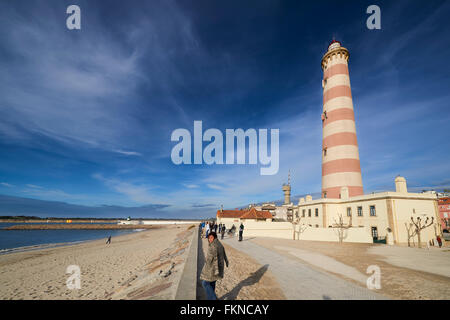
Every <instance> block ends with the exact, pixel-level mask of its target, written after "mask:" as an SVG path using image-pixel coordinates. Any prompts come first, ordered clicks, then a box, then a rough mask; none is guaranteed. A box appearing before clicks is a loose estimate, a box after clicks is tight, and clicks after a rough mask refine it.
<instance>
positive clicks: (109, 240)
mask: <svg viewBox="0 0 450 320" xmlns="http://www.w3.org/2000/svg"><path fill="white" fill-rule="evenodd" d="M110 243H111V236H109V237H108V240H106V244H110Z"/></svg>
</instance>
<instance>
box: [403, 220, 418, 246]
mask: <svg viewBox="0 0 450 320" xmlns="http://www.w3.org/2000/svg"><path fill="white" fill-rule="evenodd" d="M413 226H414V224H412V223H411V222H410V223H409V225H408V224H407V223H406V222H405V227H406V233H407V236H408V247H411V240H410V239H411V238H412V240H413V246H414V247H415V246H416V245H415V243H414V237H415V236H416V230H415V229H413Z"/></svg>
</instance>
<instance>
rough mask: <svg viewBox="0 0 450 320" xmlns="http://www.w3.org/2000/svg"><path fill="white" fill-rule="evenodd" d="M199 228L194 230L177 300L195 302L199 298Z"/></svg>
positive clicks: (176, 296)
mask: <svg viewBox="0 0 450 320" xmlns="http://www.w3.org/2000/svg"><path fill="white" fill-rule="evenodd" d="M198 238H199V230H198V226H196V227H195V229H194V234H193V235H192V239H191V244H190V247H189V252H188V256H187V258H186V262H185V264H184V269H183V273H182V275H181V278H180V282H179V284H178V288H177V293H176V295H175V300H195V299H196V297H197V254H198V241H199V240H198Z"/></svg>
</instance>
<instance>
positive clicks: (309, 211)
mask: <svg viewBox="0 0 450 320" xmlns="http://www.w3.org/2000/svg"><path fill="white" fill-rule="evenodd" d="M308 217H311V209H308Z"/></svg>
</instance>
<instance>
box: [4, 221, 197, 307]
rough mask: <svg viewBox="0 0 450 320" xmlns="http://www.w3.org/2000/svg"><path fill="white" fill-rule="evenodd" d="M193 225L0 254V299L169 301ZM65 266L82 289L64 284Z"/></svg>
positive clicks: (181, 267) (176, 283)
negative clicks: (73, 269)
mask: <svg viewBox="0 0 450 320" xmlns="http://www.w3.org/2000/svg"><path fill="white" fill-rule="evenodd" d="M194 230H195V228H193V227H192V225H176V226H175V225H171V226H164V227H160V228H157V229H152V230H146V231H140V232H135V233H132V234H127V235H123V236H119V237H115V238H114V237H113V238H112V243H111V244H109V245H107V244H105V240H106V239H102V240H96V241H89V242H86V243H82V244H76V245H70V246H64V247H57V248H51V249H42V250H33V251H27V252H18V253H11V254H5V255H1V256H0V282H1V287H0V299H3V300H5V299H33V300H39V299H173V298H174V296H175V293H176V289H177V285H178V282H179V278H180V276H181V273H182V270H183V266H184V261H185V259H186V257H187V251H188V250H187V248H188V247H189V244H190V241H191V239H192V234H193V232H194ZM69 265H77V266H79V268H80V271H81V283H80V284H81V288H80V289H69V288H68V287H67V285H66V281H67V279H68V278H69V277H70V274H68V273H66V269H67V267H68V266H69Z"/></svg>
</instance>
